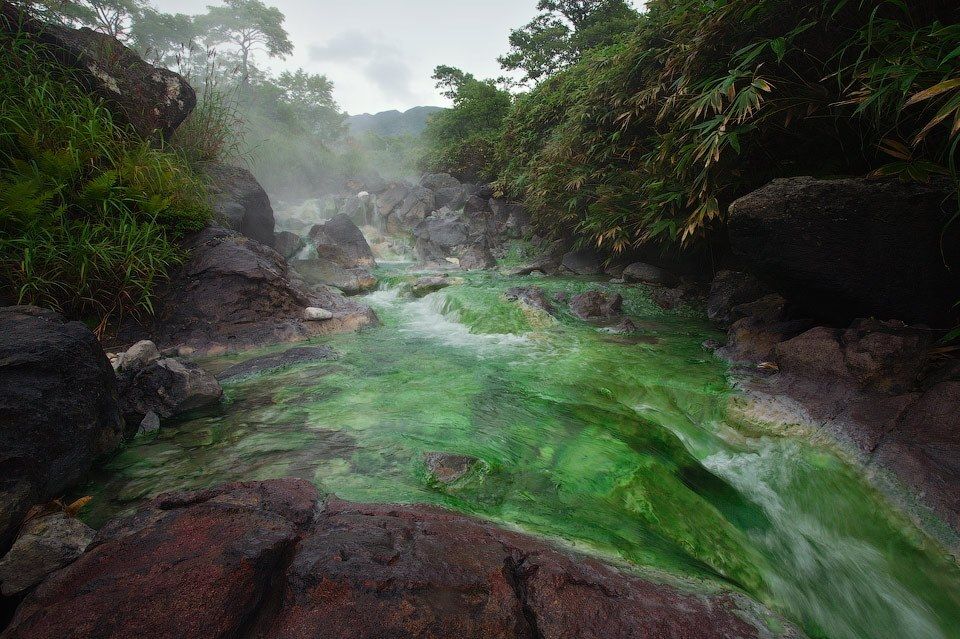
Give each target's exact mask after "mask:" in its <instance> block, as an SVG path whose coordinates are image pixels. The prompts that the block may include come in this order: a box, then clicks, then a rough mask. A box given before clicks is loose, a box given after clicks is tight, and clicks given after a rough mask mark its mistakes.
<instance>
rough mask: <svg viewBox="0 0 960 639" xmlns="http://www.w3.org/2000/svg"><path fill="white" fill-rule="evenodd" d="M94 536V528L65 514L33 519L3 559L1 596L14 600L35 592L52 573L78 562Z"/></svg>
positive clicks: (0, 570) (0, 584) (0, 575)
mask: <svg viewBox="0 0 960 639" xmlns="http://www.w3.org/2000/svg"><path fill="white" fill-rule="evenodd" d="M94 535H96V531H95V530H94V529H93V528H90V527H89V526H87V525H86V524H84V523H83V522H82V521H80V520H79V519H76V518H75V517H69V516H67V515H66V514H65V513H53V514H50V515H46V516H42V517H36V518H34V519H31V520H30V521H28V522H27V523H25V524H24V525H23V528H22V529H21V530H20V536H19V537H18V538H17V541H16V542H14V544H13V547H12V548H10V552H8V553H7V554H6V556H4V557H3V559H0V592H2V593H3V596H5V597H11V596H13V595H17V594H20V593H22V592H24V591H25V590H28V589H30V588H33V587H34V586H36V585H37V584H38V583H40V582H41V581H43V580H44V579H45V578H46V576H47V575H49V574H50V573H52V572H53V571H55V570H59V569H61V568H63V567H64V566H66V565H68V564H70V563H72V562H74V561H76V560H77V559H78V558H79V557H80V555H82V554H83V551H84V550H86V549H87V546H89V545H90V542H92V541H93V538H94Z"/></svg>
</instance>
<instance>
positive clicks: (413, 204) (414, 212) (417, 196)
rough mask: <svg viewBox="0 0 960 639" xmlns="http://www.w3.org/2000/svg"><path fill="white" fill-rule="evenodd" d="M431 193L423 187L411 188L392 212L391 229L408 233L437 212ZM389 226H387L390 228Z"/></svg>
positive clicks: (434, 199)
mask: <svg viewBox="0 0 960 639" xmlns="http://www.w3.org/2000/svg"><path fill="white" fill-rule="evenodd" d="M437 208H438V207H437V201H436V197H435V196H434V195H433V191H431V190H430V189H427V188H424V187H413V188H412V189H410V191H409V192H408V193H407V195H406V197H404V198H403V201H402V202H400V204H399V205H398V206H397V208H396V209H394V211H393V216H392V220H393V221H394V224H393V225H392V227H393V228H394V229H396V230H399V231H404V232H408V233H409V232H410V230H411V229H413V228H414V227H415V226H416V225H417V224H419V223H420V222H421V221H423V219H424V218H426V217H427V216H428V215H430V214H431V213H433V212H434V211H436V210H437ZM390 226H391V225H388V228H390Z"/></svg>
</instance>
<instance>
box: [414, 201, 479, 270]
mask: <svg viewBox="0 0 960 639" xmlns="http://www.w3.org/2000/svg"><path fill="white" fill-rule="evenodd" d="M413 236H414V238H415V239H416V244H415V248H416V251H417V257H418V258H419V259H420V261H421V262H423V263H425V264H444V263H448V262H449V260H450V259H454V260H457V261H458V262H459V264H460V267H461V268H463V269H465V270H472V269H483V268H491V267H493V266H494V265H495V264H496V261H495V260H494V258H493V255H492V254H491V253H490V248H489V244H488V241H487V236H486V229H485V226H483V224H482V222H478V221H476V220H472V219H470V218H469V217H467V216H466V215H465V214H461V213H455V212H453V211H451V210H449V209H441V210H440V211H437V212H436V213H434V214H433V215H431V216H429V217H428V218H426V219H425V220H423V221H422V222H420V224H418V225H417V226H416V227H415V228H414V229H413Z"/></svg>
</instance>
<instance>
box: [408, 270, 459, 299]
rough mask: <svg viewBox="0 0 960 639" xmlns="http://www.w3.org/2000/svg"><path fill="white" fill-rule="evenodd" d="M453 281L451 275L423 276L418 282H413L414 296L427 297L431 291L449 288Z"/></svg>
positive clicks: (412, 290)
mask: <svg viewBox="0 0 960 639" xmlns="http://www.w3.org/2000/svg"><path fill="white" fill-rule="evenodd" d="M452 283H453V282H452V281H451V279H450V278H449V277H442V276H437V275H434V276H429V277H421V278H419V279H418V280H417V281H416V282H414V283H413V287H412V288H411V292H412V293H413V296H414V297H425V296H427V295H429V294H430V293H436V292H437V291H439V290H440V289H443V288H447V287H448V286H450V285H451V284H452Z"/></svg>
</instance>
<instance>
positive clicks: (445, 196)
mask: <svg viewBox="0 0 960 639" xmlns="http://www.w3.org/2000/svg"><path fill="white" fill-rule="evenodd" d="M433 197H434V202H435V204H436V206H438V207H444V206H446V207H448V208H451V209H453V210H456V209H460V208H463V207H464V205H465V204H466V203H467V189H466V188H465V187H463V186H452V187H447V188H442V189H437V190H435V191H434V192H433Z"/></svg>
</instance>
